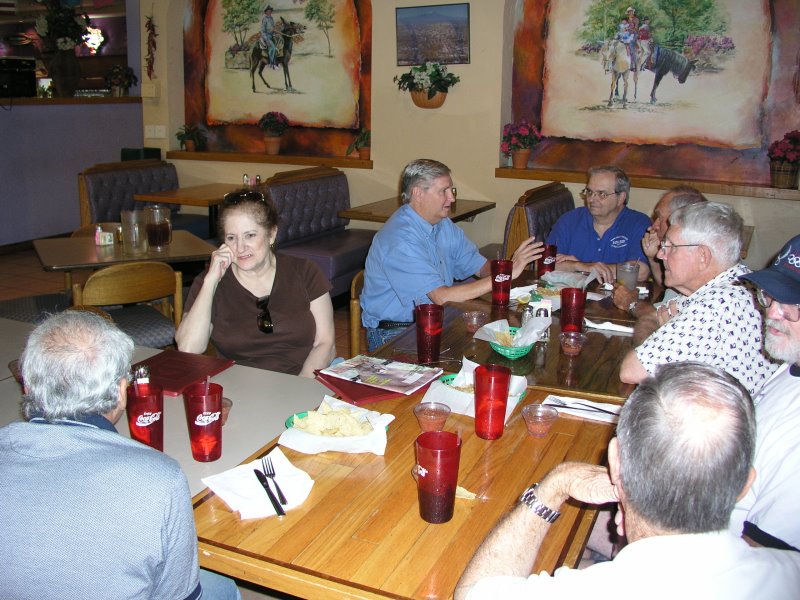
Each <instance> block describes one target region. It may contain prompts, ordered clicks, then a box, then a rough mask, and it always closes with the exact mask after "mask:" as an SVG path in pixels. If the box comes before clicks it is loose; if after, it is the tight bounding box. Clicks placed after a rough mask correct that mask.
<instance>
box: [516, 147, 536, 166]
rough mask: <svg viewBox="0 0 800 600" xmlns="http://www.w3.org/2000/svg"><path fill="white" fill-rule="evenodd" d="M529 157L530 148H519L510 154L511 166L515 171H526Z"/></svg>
mask: <svg viewBox="0 0 800 600" xmlns="http://www.w3.org/2000/svg"><path fill="white" fill-rule="evenodd" d="M530 157H531V149H530V148H520V149H519V150H513V151H512V152H511V164H512V165H513V166H514V168H515V169H527V168H528V159H529V158H530Z"/></svg>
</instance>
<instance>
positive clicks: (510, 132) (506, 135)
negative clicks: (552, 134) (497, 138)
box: [500, 119, 542, 154]
mask: <svg viewBox="0 0 800 600" xmlns="http://www.w3.org/2000/svg"><path fill="white" fill-rule="evenodd" d="M541 139H542V134H541V133H539V130H538V129H536V127H534V126H533V125H531V124H530V123H528V121H526V120H525V119H523V120H522V121H521V122H520V123H519V124H516V123H506V124H505V125H504V126H503V139H502V141H501V143H500V152H502V153H503V154H511V153H512V152H513V151H514V150H523V149H525V148H533V147H534V146H535V145H536V144H538V143H539V141H541Z"/></svg>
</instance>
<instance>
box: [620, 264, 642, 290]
mask: <svg viewBox="0 0 800 600" xmlns="http://www.w3.org/2000/svg"><path fill="white" fill-rule="evenodd" d="M638 279H639V263H620V264H618V265H617V283H619V284H621V285H624V286H625V287H626V288H628V289H629V290H635V289H636V282H637V280H638Z"/></svg>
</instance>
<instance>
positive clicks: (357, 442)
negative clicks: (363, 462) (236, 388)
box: [278, 396, 394, 456]
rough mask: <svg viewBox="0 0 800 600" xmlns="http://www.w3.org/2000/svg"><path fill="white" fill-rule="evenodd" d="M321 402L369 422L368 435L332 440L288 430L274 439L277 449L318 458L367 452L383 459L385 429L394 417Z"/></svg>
mask: <svg viewBox="0 0 800 600" xmlns="http://www.w3.org/2000/svg"><path fill="white" fill-rule="evenodd" d="M325 402H327V403H328V406H330V407H331V408H333V409H334V410H336V409H340V408H346V409H347V410H349V411H350V412H351V413H353V415H354V416H355V417H356V418H357V419H359V420H361V421H369V422H370V424H371V425H372V433H370V434H368V435H354V436H349V437H333V436H327V435H314V434H313V433H308V432H307V431H302V430H301V429H295V428H294V427H290V428H289V429H287V430H286V431H284V432H283V433H282V434H281V437H280V438H278V443H279V444H280V445H281V446H286V447H287V448H291V449H292V450H297V451H298V452H302V453H304V454H319V453H320V452H327V451H329V450H332V451H334V452H349V453H359V452H371V453H372V454H377V455H378V456H383V453H384V452H385V451H386V426H387V425H388V424H389V423H391V422H392V421H394V415H390V414H384V413H379V412H377V411H374V410H367V409H366V408H362V407H360V406H353V405H352V404H348V403H347V402H342V401H341V400H338V399H337V398H333V397H331V396H325Z"/></svg>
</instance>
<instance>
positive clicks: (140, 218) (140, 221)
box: [120, 210, 148, 256]
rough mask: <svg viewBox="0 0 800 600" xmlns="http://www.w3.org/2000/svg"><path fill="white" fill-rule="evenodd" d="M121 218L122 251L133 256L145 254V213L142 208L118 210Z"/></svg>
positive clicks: (146, 246) (146, 247) (146, 248)
mask: <svg viewBox="0 0 800 600" xmlns="http://www.w3.org/2000/svg"><path fill="white" fill-rule="evenodd" d="M120 219H121V220H122V225H121V226H122V251H123V252H124V253H125V254H128V255H132V256H135V255H137V254H146V253H147V250H148V245H147V213H146V212H145V211H143V210H123V211H121V212H120Z"/></svg>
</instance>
